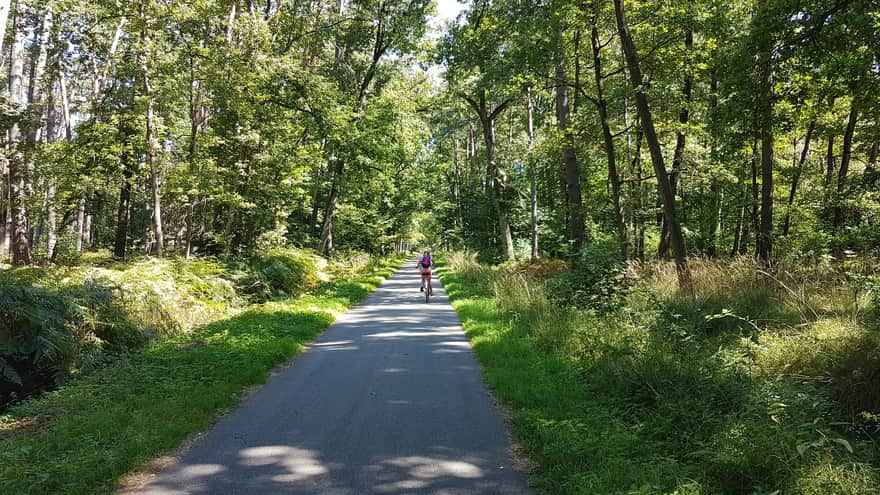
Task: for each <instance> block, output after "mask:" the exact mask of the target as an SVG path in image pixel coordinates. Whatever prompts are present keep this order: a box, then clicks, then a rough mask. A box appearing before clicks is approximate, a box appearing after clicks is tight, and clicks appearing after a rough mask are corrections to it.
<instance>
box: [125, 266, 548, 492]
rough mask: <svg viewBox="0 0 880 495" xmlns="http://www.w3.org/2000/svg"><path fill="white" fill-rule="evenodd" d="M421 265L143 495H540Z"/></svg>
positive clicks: (443, 299)
mask: <svg viewBox="0 0 880 495" xmlns="http://www.w3.org/2000/svg"><path fill="white" fill-rule="evenodd" d="M414 265H415V261H414V260H413V262H412V263H408V264H407V266H406V267H405V268H403V269H401V270H400V271H398V272H397V273H396V274H395V275H394V277H392V278H391V279H389V280H388V281H386V282H385V283H384V284H383V285H382V286H381V287H379V288H378V289H377V290H376V291H375V292H374V293H373V294H372V295H371V296H370V297H369V299H367V300H366V301H365V302H364V303H363V304H361V305H360V306H358V307H356V308H354V309H352V310H351V311H350V312H349V313H347V314H346V315H344V316H343V317H342V318H340V320H339V321H338V322H337V323H336V324H334V325H333V326H331V327H330V328H329V329H328V330H327V331H326V332H325V333H324V334H323V335H322V336H321V337H319V338H318V339H317V340H316V341H315V343H314V344H313V345H312V346H310V348H309V349H308V350H307V351H305V352H304V353H303V354H301V355H300V356H299V357H297V358H296V359H295V360H294V362H293V364H292V365H291V366H290V367H288V368H286V369H284V371H283V372H281V374H279V375H278V376H276V377H275V378H273V379H272V380H271V381H270V382H269V383H268V384H267V385H266V386H264V387H263V388H261V389H260V390H259V391H258V392H257V393H256V394H254V395H253V396H252V397H251V398H250V399H248V400H247V401H245V402H244V403H243V404H242V405H241V406H240V407H239V408H238V409H236V410H235V411H233V412H232V413H230V414H229V415H227V416H226V417H224V418H223V419H222V420H220V421H219V422H218V423H217V424H216V425H215V426H214V427H213V428H212V429H211V430H210V431H208V432H207V433H206V434H205V435H204V436H203V437H201V438H200V439H199V440H198V441H197V442H196V443H195V445H194V446H193V447H192V449H190V450H189V451H188V452H187V453H186V454H185V455H184V456H183V457H182V458H181V459H180V460H179V461H178V462H177V463H176V464H175V465H172V466H170V467H168V468H166V469H165V470H164V471H162V472H160V473H159V474H158V475H156V476H155V477H154V478H153V479H152V480H151V481H150V482H149V483H148V484H147V485H146V486H145V487H144V488H142V489H141V490H139V491H138V492H137V493H140V494H148V495H170V494H175V495H176V494H206V493H210V494H249V495H262V494H282V493H283V494H310V495H311V494H329V495H360V494H403V493H406V494H444V495H446V494H449V495H452V494H456V495H458V494H461V495H472V494H500V495H506V494H528V493H531V492H530V490H529V489H528V488H527V483H526V478H525V475H523V474H522V473H519V472H516V471H515V470H514V469H513V468H512V466H511V456H510V445H509V442H508V439H507V435H506V432H505V429H504V425H503V422H502V420H501V418H500V416H499V414H498V412H497V411H496V410H495V408H494V406H493V404H492V402H491V399H490V398H489V397H488V396H487V393H486V389H485V386H484V384H483V381H482V377H481V374H480V369H479V367H478V365H477V363H476V361H475V359H474V357H473V355H472V351H471V348H470V344H469V342H468V340H467V338H466V337H465V335H464V333H463V331H462V328H461V326H460V322H459V320H458V317H457V316H456V314H455V311H454V310H453V309H452V306H450V305H449V300H448V298H447V296H446V293H445V292H444V291H443V289H442V287H441V286H440V283H439V282H438V281H437V280H436V278H435V279H434V282H433V283H434V294H435V295H434V297H433V298H432V300H431V302H430V303H429V304H425V302H424V297H422V296H421V294H420V293H419V292H418V285H419V275H418V273H417V271H416V269H415V268H414Z"/></svg>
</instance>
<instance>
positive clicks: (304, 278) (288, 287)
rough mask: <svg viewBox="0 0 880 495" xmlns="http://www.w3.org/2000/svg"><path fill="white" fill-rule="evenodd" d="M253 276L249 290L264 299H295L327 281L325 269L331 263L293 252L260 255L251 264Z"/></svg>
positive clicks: (310, 254)
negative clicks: (292, 297) (276, 297)
mask: <svg viewBox="0 0 880 495" xmlns="http://www.w3.org/2000/svg"><path fill="white" fill-rule="evenodd" d="M248 265H249V266H248V268H249V269H250V270H251V272H252V276H251V277H250V278H252V281H251V280H248V281H247V282H246V283H247V286H246V289H247V291H248V292H251V293H254V294H258V295H259V296H260V297H262V298H268V297H271V296H273V295H281V296H285V295H287V296H294V295H297V294H301V293H303V292H306V291H308V290H309V289H312V288H314V287H315V286H316V285H317V284H318V283H320V282H321V281H322V277H323V279H324V280H326V275H324V274H323V273H322V272H321V269H322V268H324V267H325V266H326V265H327V261H326V260H324V259H323V258H321V257H320V256H318V255H317V254H314V253H311V252H308V251H303V250H299V249H292V248H274V249H269V250H265V251H260V252H259V253H258V254H255V255H254V256H252V257H251V258H250V260H249V261H248Z"/></svg>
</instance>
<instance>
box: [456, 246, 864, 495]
mask: <svg viewBox="0 0 880 495" xmlns="http://www.w3.org/2000/svg"><path fill="white" fill-rule="evenodd" d="M450 259H453V257H450ZM454 259H455V263H450V265H449V266H450V268H451V269H452V271H453V272H454V273H453V274H452V275H448V277H450V276H451V277H454V278H452V279H449V281H450V285H453V286H454V287H456V288H457V290H458V293H459V294H461V295H467V296H468V298H469V299H462V300H459V301H457V302H456V305H457V307H458V309H459V311H460V312H464V313H465V315H467V318H465V327H466V329H468V330H469V333H470V334H471V336H472V338H473V339H475V343H476V344H475V345H476V347H477V350H478V355H480V357H481V359H482V360H483V361H484V363H488V364H487V368H488V369H487V376H488V377H489V380H490V384H493V386H494V387H496V393H497V395H498V396H499V398H500V399H501V400H505V401H509V402H510V403H511V404H512V405H513V406H514V407H516V408H519V409H518V410H519V414H518V416H517V423H516V424H517V431H518V433H519V435H520V437H521V439H522V440H523V443H525V444H526V446H527V447H528V449H529V452H530V453H531V455H532V456H534V457H535V459H536V460H537V461H538V463H539V464H540V468H539V470H538V472H537V473H536V476H535V479H536V483H537V485H538V487H539V488H541V489H542V490H543V491H544V492H546V493H707V494H708V493H724V494H754V493H774V492H776V493H786V494H788V493H792V494H804V495H806V494H820V493H822V494H825V493H838V494H853V495H855V494H868V493H880V474H878V473H880V472H878V468H880V445H878V443H877V439H878V438H880V428H878V426H880V422H878V417H880V386H878V383H880V339H878V326H877V324H876V316H875V315H876V311H877V308H876V302H877V299H876V296H875V295H873V294H874V293H873V288H872V287H873V286H872V285H871V284H872V283H873V282H872V280H873V279H872V277H874V276H875V275H874V272H873V268H872V267H873V266H874V265H872V264H871V263H867V262H864V261H861V262H859V263H858V264H856V263H854V262H852V261H849V262H842V263H841V262H838V263H836V264H835V263H830V262H826V263H817V264H813V265H811V266H805V265H798V264H791V265H785V264H783V265H781V266H779V267H778V268H777V269H776V270H774V271H773V272H769V271H766V270H763V269H762V268H761V267H759V266H758V265H757V264H756V263H755V262H754V261H752V260H750V259H748V258H736V259H731V260H723V261H714V260H694V261H693V262H692V265H691V268H692V270H693V279H694V286H695V294H696V296H695V297H693V298H691V297H685V296H682V295H680V294H679V293H678V291H677V290H676V274H675V270H674V267H673V266H672V265H671V264H669V263H663V262H659V263H650V264H645V265H633V266H631V269H632V270H633V271H635V272H636V274H637V277H635V280H637V283H636V285H635V286H634V287H633V288H632V289H631V290H629V291H627V292H626V293H625V300H624V301H623V303H622V304H619V305H615V306H614V307H615V308H616V309H614V310H613V311H600V312H597V311H596V310H594V309H577V308H575V307H573V306H559V305H558V304H556V303H554V302H553V301H552V300H548V298H547V295H546V285H547V277H546V276H529V275H524V273H528V271H527V270H522V269H518V268H517V267H507V266H506V267H501V268H495V269H488V268H486V267H480V266H478V265H477V264H476V260H475V258H474V257H473V256H464V255H457V257H454ZM563 278H564V279H565V280H578V279H579V278H578V277H570V276H566V277H563ZM468 287H473V290H468V289H467V288H468ZM600 290H603V291H604V289H601V288H600ZM605 292H607V291H604V292H603V293H605ZM454 296H455V294H454ZM483 300H485V301H491V306H487V305H486V304H485V303H482V302H479V301H483ZM478 308H482V309H478ZM490 308H491V310H490ZM478 311H482V312H483V314H482V316H480V317H477V316H475V315H474V314H473V313H476V312H478ZM489 328H494V329H496V330H491V331H490V330H488V329H489ZM489 334H491V335H492V339H491V340H484V339H485V338H486V337H485V336H486V335H489ZM511 346H513V347H511ZM522 346H525V349H527V350H523V347H522ZM511 349H521V350H520V351H519V352H521V353H522V354H523V355H524V357H523V358H522V359H523V360H521V361H517V362H516V365H515V366H513V365H511V366H509V367H506V366H508V364H507V363H508V362H509V361H510V360H508V359H501V358H500V357H496V356H495V355H494V354H495V353H501V352H504V353H508V354H516V352H514V351H512V350H511ZM526 356H527V357H526ZM493 363H495V364H494V366H495V368H494V369H493ZM508 375H509V376H510V377H513V376H516V377H517V378H516V379H513V378H505V377H506V376H508ZM549 376H553V377H555V378H553V380H556V381H557V382H559V383H554V384H552V385H551V382H549V381H548V377H549ZM560 387H563V388H564V389H565V390H566V392H564V393H563V392H561V391H560V390H559V388H560ZM523 390H529V391H530V394H529V396H528V397H527V396H526V394H525V393H524V392H523ZM569 391H570V393H571V394H574V395H573V396H572V395H570V394H569ZM535 395H538V396H540V397H543V399H536V398H535V397H534V396H535ZM578 425H581V426H578Z"/></svg>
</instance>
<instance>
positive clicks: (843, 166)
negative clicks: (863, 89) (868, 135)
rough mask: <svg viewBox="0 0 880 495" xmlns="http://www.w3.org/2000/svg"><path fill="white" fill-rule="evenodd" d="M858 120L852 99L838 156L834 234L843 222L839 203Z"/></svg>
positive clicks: (854, 101)
mask: <svg viewBox="0 0 880 495" xmlns="http://www.w3.org/2000/svg"><path fill="white" fill-rule="evenodd" d="M858 119H859V110H858V108H856V100H855V98H853V101H852V104H851V106H850V110H849V120H847V123H846V132H844V134H843V152H842V154H841V155H840V169H839V170H838V173H837V194H836V195H835V198H834V220H833V221H832V224H831V226H832V230H833V231H834V232H836V231H837V229H838V228H840V225H841V223H842V222H843V208H842V207H841V206H840V202H841V200H842V199H843V193H844V191H845V189H846V176H847V174H848V173H849V162H850V159H851V157H852V142H853V134H855V130H856V123H857V122H858Z"/></svg>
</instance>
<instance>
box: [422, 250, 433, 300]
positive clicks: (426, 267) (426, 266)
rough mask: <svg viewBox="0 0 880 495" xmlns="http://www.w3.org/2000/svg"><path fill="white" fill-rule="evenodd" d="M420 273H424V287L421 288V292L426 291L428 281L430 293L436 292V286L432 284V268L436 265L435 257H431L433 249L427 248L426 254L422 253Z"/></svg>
mask: <svg viewBox="0 0 880 495" xmlns="http://www.w3.org/2000/svg"><path fill="white" fill-rule="evenodd" d="M418 267H419V273H421V274H422V287H421V289H419V291H420V292H425V287H426V285H425V282H426V281H427V287H428V294H433V293H434V288H433V286H432V285H431V268H433V267H434V258H433V257H431V250H430V249H426V250H425V254H423V255H422V257H421V259H419V264H418Z"/></svg>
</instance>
